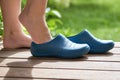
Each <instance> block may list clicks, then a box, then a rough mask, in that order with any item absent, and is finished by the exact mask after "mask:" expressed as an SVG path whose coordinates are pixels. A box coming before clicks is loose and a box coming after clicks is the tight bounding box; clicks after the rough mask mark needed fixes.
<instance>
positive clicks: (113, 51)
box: [109, 48, 120, 55]
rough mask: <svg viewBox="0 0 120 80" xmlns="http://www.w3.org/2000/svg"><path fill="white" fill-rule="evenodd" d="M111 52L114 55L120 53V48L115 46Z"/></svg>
mask: <svg viewBox="0 0 120 80" xmlns="http://www.w3.org/2000/svg"><path fill="white" fill-rule="evenodd" d="M109 52H110V53H113V54H114V55H120V48H113V49H111V50H110V51H109Z"/></svg>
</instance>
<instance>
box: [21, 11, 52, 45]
mask: <svg viewBox="0 0 120 80" xmlns="http://www.w3.org/2000/svg"><path fill="white" fill-rule="evenodd" d="M19 20H20V22H21V23H22V24H23V25H24V26H25V27H26V29H27V30H28V32H29V33H30V35H31V37H32V40H33V41H34V42H36V43H38V44H41V43H45V42H48V41H50V40H51V39H52V36H51V35H50V32H49V30H48V27H47V24H46V21H45V19H44V17H43V16H42V17H40V15H38V16H36V15H34V16H33V15H28V14H27V15H26V12H24V11H23V12H22V13H21V14H20V16H19Z"/></svg>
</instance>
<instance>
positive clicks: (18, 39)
mask: <svg viewBox="0 0 120 80" xmlns="http://www.w3.org/2000/svg"><path fill="white" fill-rule="evenodd" d="M31 42H32V39H31V38H30V37H28V36H26V35H25V34H20V35H19V34H17V33H16V34H15V35H13V34H11V35H9V36H8V35H7V37H6V36H4V39H3V46H4V48H5V49H16V48H22V47H27V48H30V45H31Z"/></svg>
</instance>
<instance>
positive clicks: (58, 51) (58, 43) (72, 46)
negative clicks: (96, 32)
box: [31, 34, 90, 58]
mask: <svg viewBox="0 0 120 80" xmlns="http://www.w3.org/2000/svg"><path fill="white" fill-rule="evenodd" d="M89 50H90V47H89V46H88V45H87V44H77V43H74V42H72V41H70V40H69V39H67V38H66V37H64V36H63V35H62V34H60V35H58V36H57V37H56V38H54V39H53V40H51V41H49V42H46V43H43V44H36V43H34V42H32V44H31V53H32V55H33V56H35V57H58V58H78V57H81V56H83V55H85V54H87V53H88V52H89Z"/></svg>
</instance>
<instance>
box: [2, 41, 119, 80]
mask: <svg viewBox="0 0 120 80" xmlns="http://www.w3.org/2000/svg"><path fill="white" fill-rule="evenodd" d="M0 45H1V46H2V43H0ZM0 48H2V47H0ZM56 79H57V80H64V79H68V80H71V79H73V80H81V79H85V80H120V43H118V42H116V45H115V47H114V48H113V49H112V50H110V51H109V52H108V53H103V54H87V55H85V56H84V57H81V58H78V59H59V58H40V57H39V58H35V57H32V55H31V53H30V51H29V49H19V50H9V51H7V50H1V51H0V80H56Z"/></svg>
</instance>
